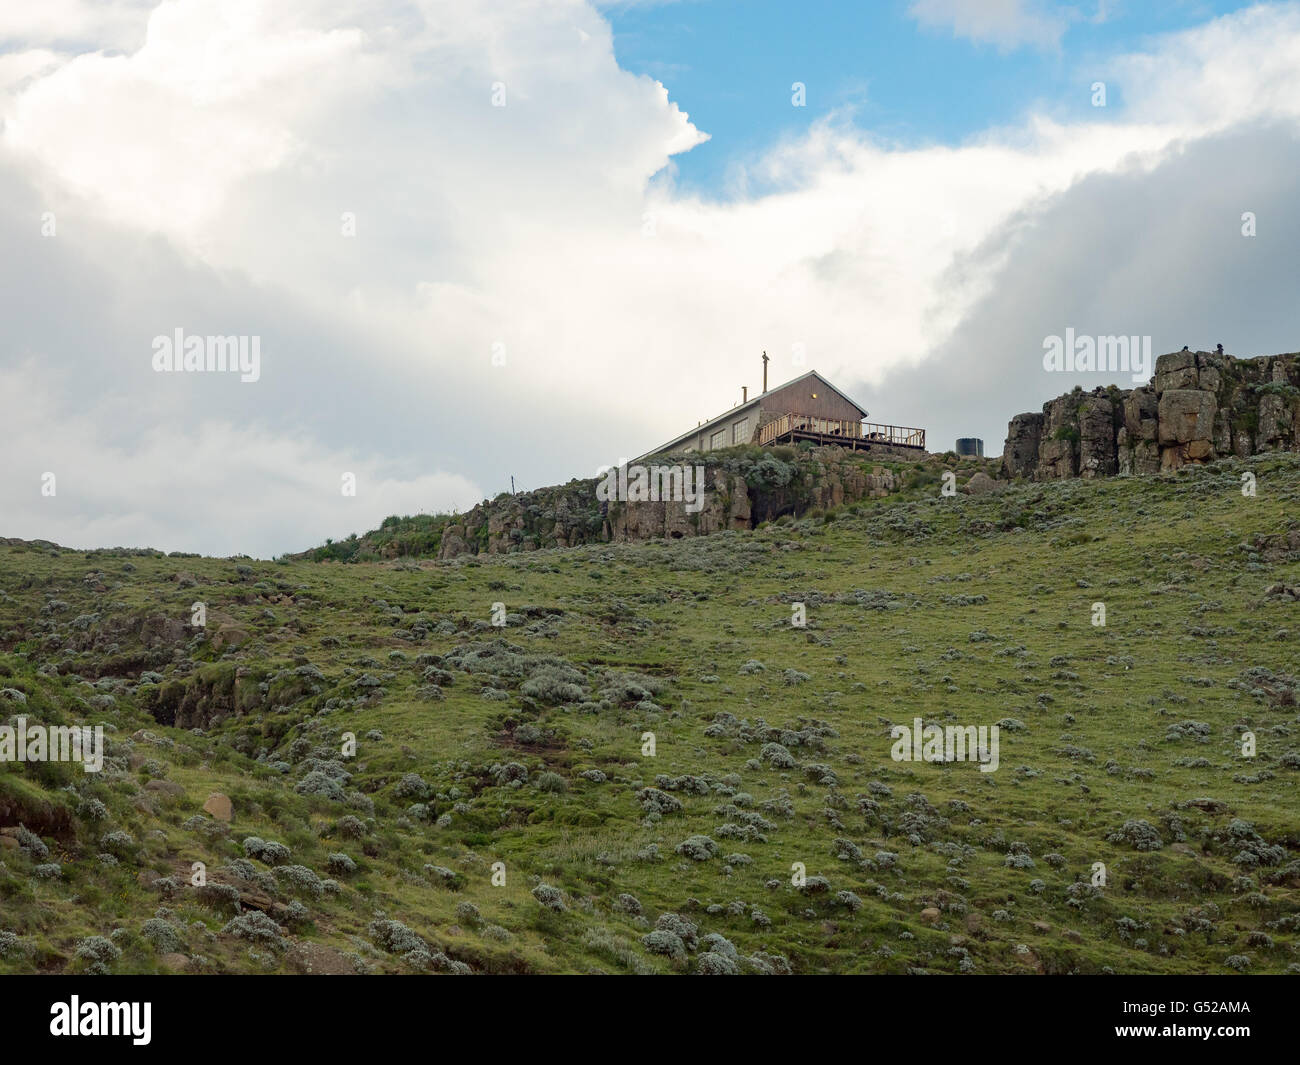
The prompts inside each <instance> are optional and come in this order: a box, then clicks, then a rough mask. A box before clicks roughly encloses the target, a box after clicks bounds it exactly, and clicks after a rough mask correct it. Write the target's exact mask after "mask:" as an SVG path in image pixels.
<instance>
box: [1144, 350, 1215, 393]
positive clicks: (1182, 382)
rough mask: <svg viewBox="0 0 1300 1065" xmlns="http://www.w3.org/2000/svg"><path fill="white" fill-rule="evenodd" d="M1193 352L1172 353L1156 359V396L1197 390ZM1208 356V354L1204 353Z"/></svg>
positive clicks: (1196, 373)
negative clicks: (1192, 389)
mask: <svg viewBox="0 0 1300 1065" xmlns="http://www.w3.org/2000/svg"><path fill="white" fill-rule="evenodd" d="M1198 354H1199V353H1198V352H1195V351H1174V352H1171V353H1170V354H1168V355H1161V356H1160V357H1159V358H1158V359H1156V377H1155V386H1156V395H1157V396H1159V395H1160V394H1162V393H1164V392H1170V391H1175V390H1182V389H1189V388H1197V387H1198V386H1199V379H1200V375H1199V372H1198V370H1197V366H1196V356H1197V355H1198ZM1206 354H1208V352H1207V353H1206Z"/></svg>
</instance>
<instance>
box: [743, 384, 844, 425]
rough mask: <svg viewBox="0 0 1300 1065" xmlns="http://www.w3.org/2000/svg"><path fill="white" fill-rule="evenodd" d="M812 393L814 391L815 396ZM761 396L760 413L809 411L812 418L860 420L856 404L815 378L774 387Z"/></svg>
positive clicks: (798, 412)
mask: <svg viewBox="0 0 1300 1065" xmlns="http://www.w3.org/2000/svg"><path fill="white" fill-rule="evenodd" d="M814 392H815V393H816V394H817V395H816V397H815V398H814V396H813V393H814ZM761 399H762V407H763V411H764V413H767V412H769V411H770V412H772V413H774V414H811V415H812V416H813V417H815V418H835V419H838V420H839V421H845V422H850V421H861V420H862V412H861V411H860V410H858V408H857V407H855V406H854V405H853V404H852V403H850V402H849V401H848V400H846V399H844V398H842V397H841V396H840V395H839V393H838V392H836V391H835V390H834V389H833V388H828V387H827V386H826V385H824V384H822V382H820V381H818V380H817V378H815V377H809V378H807V379H806V380H803V381H797V382H795V381H792V382H790V383H789V384H786V385H782V386H781V387H779V388H774V389H772V390H771V391H770V392H765V393H764V394H763V395H762V397H761ZM764 420H765V421H770V420H771V419H770V418H765V419H764Z"/></svg>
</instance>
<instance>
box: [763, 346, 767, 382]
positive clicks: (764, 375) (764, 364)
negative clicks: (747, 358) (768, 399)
mask: <svg viewBox="0 0 1300 1065" xmlns="http://www.w3.org/2000/svg"><path fill="white" fill-rule="evenodd" d="M763 391H764V392H766V391H767V352H766V351H765V352H763Z"/></svg>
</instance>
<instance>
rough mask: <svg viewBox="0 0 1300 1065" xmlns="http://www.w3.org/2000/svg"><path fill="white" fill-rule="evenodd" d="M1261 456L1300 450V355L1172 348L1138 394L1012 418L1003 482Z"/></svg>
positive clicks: (1100, 393)
mask: <svg viewBox="0 0 1300 1065" xmlns="http://www.w3.org/2000/svg"><path fill="white" fill-rule="evenodd" d="M1267 451H1300V355H1297V354H1290V355H1268V356H1262V357H1260V358H1256V359H1237V358H1234V357H1233V356H1231V355H1219V354H1217V353H1214V352H1208V351H1177V352H1172V353H1170V354H1168V355H1161V356H1160V358H1158V359H1157V360H1156V372H1155V376H1154V377H1153V378H1152V379H1151V381H1150V383H1149V384H1147V385H1144V386H1142V387H1140V388H1134V389H1119V388H1116V387H1114V386H1111V387H1108V388H1096V389H1093V391H1091V392H1084V391H1083V390H1082V389H1076V390H1075V391H1074V392H1071V393H1069V394H1067V395H1064V396H1060V397H1058V398H1057V399H1053V400H1050V401H1049V402H1047V403H1045V404H1043V410H1042V413H1030V414H1017V415H1016V416H1015V417H1014V418H1012V419H1011V421H1010V423H1009V424H1008V426H1007V439H1006V443H1005V445H1004V446H1003V449H1002V476H1003V477H1007V478H1016V477H1022V478H1026V479H1029V480H1035V481H1049V480H1055V479H1058V478H1063V477H1109V476H1112V475H1114V474H1123V475H1139V476H1141V475H1149V474H1153V473H1159V472H1161V471H1166V470H1176V469H1178V468H1179V467H1180V466H1184V465H1186V464H1187V463H1201V462H1208V461H1211V460H1213V459H1216V458H1223V457H1225V456H1229V455H1236V456H1238V457H1240V458H1245V457H1247V456H1249V455H1255V454H1259V453H1261V452H1267Z"/></svg>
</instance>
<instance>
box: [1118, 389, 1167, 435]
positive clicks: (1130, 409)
mask: <svg viewBox="0 0 1300 1065" xmlns="http://www.w3.org/2000/svg"><path fill="white" fill-rule="evenodd" d="M1158 417H1159V403H1158V402H1157V400H1156V394H1155V393H1154V392H1153V391H1151V389H1149V388H1146V387H1143V388H1135V389H1133V391H1132V392H1130V393H1129V394H1128V395H1127V396H1125V397H1124V428H1125V429H1127V430H1128V439H1129V444H1130V445H1136V444H1137V442H1138V441H1139V440H1154V439H1155V438H1156V431H1157V418H1158Z"/></svg>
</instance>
